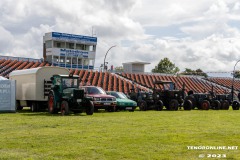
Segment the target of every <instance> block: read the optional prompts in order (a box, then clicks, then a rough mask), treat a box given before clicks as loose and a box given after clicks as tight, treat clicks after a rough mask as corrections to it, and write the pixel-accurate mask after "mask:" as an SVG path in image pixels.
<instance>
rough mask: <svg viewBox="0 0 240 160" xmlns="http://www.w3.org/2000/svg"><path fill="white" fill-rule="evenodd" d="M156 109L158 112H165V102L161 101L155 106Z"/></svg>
mask: <svg viewBox="0 0 240 160" xmlns="http://www.w3.org/2000/svg"><path fill="white" fill-rule="evenodd" d="M155 108H156V110H157V111H161V110H163V102H162V101H161V100H159V101H158V102H157V103H156V104H155Z"/></svg>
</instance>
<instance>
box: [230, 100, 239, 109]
mask: <svg viewBox="0 0 240 160" xmlns="http://www.w3.org/2000/svg"><path fill="white" fill-rule="evenodd" d="M239 106H240V104H239V103H238V102H237V101H233V103H232V109H233V110H239Z"/></svg>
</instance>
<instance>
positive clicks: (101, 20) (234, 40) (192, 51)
mask: <svg viewBox="0 0 240 160" xmlns="http://www.w3.org/2000/svg"><path fill="white" fill-rule="evenodd" d="M239 8H240V3H239V2H238V0H231V1H224V0H217V1H216V0H201V1H192V0H181V1H177V0H169V1H164V0H159V1H154V0H137V1H135V0H116V1H112V0H99V1H93V0H81V1H79V0H71V1H68V2H66V1H64V0H52V1H47V0H42V1H38V0H31V1H30V0H18V1H13V0H1V1H0V19H1V20H0V34H1V35H4V36H1V37H0V48H1V49H0V54H4V55H13V56H24V57H32V58H41V57H42V36H43V35H44V33H46V32H50V31H57V32H66V33H73V34H82V35H92V29H93V33H94V34H96V36H97V37H98V46H97V56H96V61H95V66H96V67H99V66H100V65H101V64H102V63H103V58H104V55H105V53H106V51H107V50H108V49H109V47H111V46H112V45H117V47H115V48H113V49H112V50H111V51H110V52H109V55H108V56H107V61H108V62H109V64H110V65H111V64H112V65H114V66H120V65H122V63H123V62H127V61H135V60H139V61H147V62H150V63H151V64H150V65H147V66H146V68H147V71H151V69H152V68H154V66H155V65H157V63H158V62H159V61H160V59H162V58H164V57H168V58H169V59H170V60H171V61H173V63H175V64H176V65H177V66H178V67H179V68H180V69H181V70H184V68H193V69H197V68H201V69H203V70H204V71H231V70H232V67H233V65H234V64H235V62H236V61H237V60H238V59H240V54H239V53H240V30H239V28H240V25H239V23H238V22H239V20H240V9H239ZM173 26H174V27H173ZM149 27H154V33H155V34H154V33H152V32H151V35H150V34H149ZM162 27H164V30H163V29H162ZM158 28H159V29H158ZM168 28H171V30H170V29H169V30H167V29H168ZM174 29H175V30H176V31H175V32H172V31H173V30H174ZM167 31H168V32H169V33H172V34H169V35H168V33H165V34H159V33H161V32H167ZM161 35H164V36H161ZM122 42H127V43H128V45H126V44H125V45H124V44H123V43H122Z"/></svg>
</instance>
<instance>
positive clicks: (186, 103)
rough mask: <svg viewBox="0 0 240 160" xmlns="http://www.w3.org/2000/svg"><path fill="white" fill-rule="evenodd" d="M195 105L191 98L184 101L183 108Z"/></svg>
mask: <svg viewBox="0 0 240 160" xmlns="http://www.w3.org/2000/svg"><path fill="white" fill-rule="evenodd" d="M192 107H193V105H192V101H191V100H189V99H188V100H185V101H184V103H183V108H184V110H191V109H192Z"/></svg>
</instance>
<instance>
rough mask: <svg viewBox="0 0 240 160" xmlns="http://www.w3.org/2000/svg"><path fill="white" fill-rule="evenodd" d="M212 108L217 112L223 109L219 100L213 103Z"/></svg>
mask: <svg viewBox="0 0 240 160" xmlns="http://www.w3.org/2000/svg"><path fill="white" fill-rule="evenodd" d="M212 107H213V109H215V110H219V109H220V107H221V103H220V102H219V101H218V100H215V101H213V104H212Z"/></svg>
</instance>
